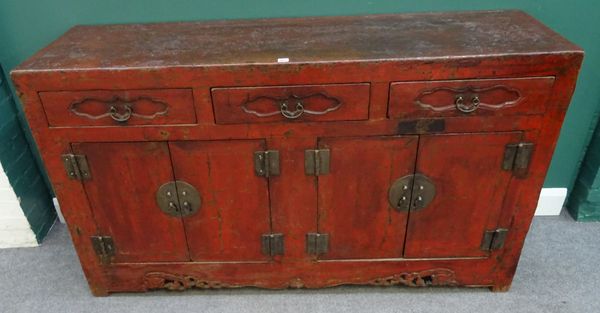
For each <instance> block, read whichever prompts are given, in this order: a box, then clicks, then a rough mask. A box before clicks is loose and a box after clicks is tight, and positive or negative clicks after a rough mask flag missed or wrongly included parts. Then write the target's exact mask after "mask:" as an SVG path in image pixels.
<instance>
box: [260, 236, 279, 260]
mask: <svg viewBox="0 0 600 313" xmlns="http://www.w3.org/2000/svg"><path fill="white" fill-rule="evenodd" d="M261 243H262V253H263V254H264V255H269V256H275V255H283V234H264V235H262V238H261Z"/></svg>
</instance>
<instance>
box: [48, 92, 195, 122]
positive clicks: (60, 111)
mask: <svg viewBox="0 0 600 313" xmlns="http://www.w3.org/2000/svg"><path fill="white" fill-rule="evenodd" d="M39 95H40V99H41V101H42V105H43V107H44V111H45V112H46V117H47V118H48V124H49V125H50V126H51V127H52V126H55V127H56V126H58V127H60V126H128V125H167V124H193V123H196V112H195V110H194V98H193V96H192V90H191V89H152V90H87V91H52V92H40V93H39Z"/></svg>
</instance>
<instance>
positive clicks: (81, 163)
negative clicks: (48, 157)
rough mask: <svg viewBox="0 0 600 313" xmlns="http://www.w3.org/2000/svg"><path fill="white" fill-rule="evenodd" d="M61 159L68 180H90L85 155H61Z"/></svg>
mask: <svg viewBox="0 0 600 313" xmlns="http://www.w3.org/2000/svg"><path fill="white" fill-rule="evenodd" d="M61 158H62V161H63V165H64V166H65V171H66V172H67V175H68V176H69V179H77V180H88V179H91V178H92V174H91V173H90V167H89V166H88V163H87V158H86V157H85V155H81V154H71V153H69V154H63V155H61Z"/></svg>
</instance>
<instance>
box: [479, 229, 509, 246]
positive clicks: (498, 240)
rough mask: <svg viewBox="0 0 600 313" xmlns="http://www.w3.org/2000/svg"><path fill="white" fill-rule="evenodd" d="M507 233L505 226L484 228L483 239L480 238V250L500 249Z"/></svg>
mask: <svg viewBox="0 0 600 313" xmlns="http://www.w3.org/2000/svg"><path fill="white" fill-rule="evenodd" d="M507 233H508V229H506V228H498V229H496V230H486V231H485V232H484V233H483V239H482V240H481V250H483V251H492V250H498V249H502V247H504V241H505V240H506V234H507Z"/></svg>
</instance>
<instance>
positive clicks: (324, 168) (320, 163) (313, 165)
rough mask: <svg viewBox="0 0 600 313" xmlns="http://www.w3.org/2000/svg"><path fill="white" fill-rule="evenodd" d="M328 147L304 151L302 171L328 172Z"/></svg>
mask: <svg viewBox="0 0 600 313" xmlns="http://www.w3.org/2000/svg"><path fill="white" fill-rule="evenodd" d="M329 156H330V153H329V149H314V150H305V151H304V172H305V173H306V175H314V176H319V175H325V174H329Z"/></svg>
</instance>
